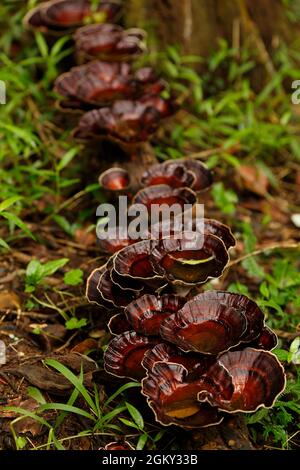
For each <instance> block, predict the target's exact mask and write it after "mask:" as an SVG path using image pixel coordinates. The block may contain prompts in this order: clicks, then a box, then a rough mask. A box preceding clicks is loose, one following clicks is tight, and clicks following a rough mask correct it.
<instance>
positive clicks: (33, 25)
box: [24, 0, 121, 35]
mask: <svg viewBox="0 0 300 470" xmlns="http://www.w3.org/2000/svg"><path fill="white" fill-rule="evenodd" d="M120 12H121V4H120V3H119V2H117V1H116V0H110V1H106V0H104V1H101V2H99V3H98V4H97V6H96V5H95V3H94V4H93V2H92V1H91V0H50V1H48V2H43V3H41V4H40V5H38V6H37V7H36V8H34V9H32V10H30V11H29V12H28V14H27V15H26V16H25V18H24V24H25V26H26V27H27V28H29V29H34V30H38V31H41V32H44V33H51V34H61V35H63V34H66V33H68V32H70V31H72V30H74V29H76V28H77V27H78V26H81V25H83V24H84V23H86V22H89V21H90V22H92V21H98V22H105V21H115V20H116V19H117V17H118V16H119V14H120Z"/></svg>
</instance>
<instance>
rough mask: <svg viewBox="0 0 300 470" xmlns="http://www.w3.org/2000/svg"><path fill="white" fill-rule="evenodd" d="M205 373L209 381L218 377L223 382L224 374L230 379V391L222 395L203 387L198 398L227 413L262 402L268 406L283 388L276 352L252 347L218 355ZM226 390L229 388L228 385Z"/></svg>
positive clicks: (257, 406) (247, 411)
mask: <svg viewBox="0 0 300 470" xmlns="http://www.w3.org/2000/svg"><path fill="white" fill-rule="evenodd" d="M207 376H208V377H209V378H210V382H211V381H213V382H216V381H218V380H219V381H220V382H222V383H223V382H224V377H226V379H227V380H228V379H230V380H231V382H232V391H231V393H229V394H228V393H227V396H224V393H223V392H221V393H212V391H211V390H207V391H205V390H204V391H201V392H199V394H198V400H199V401H201V402H202V401H207V402H208V403H210V404H211V405H212V406H217V407H218V408H219V409H221V410H224V411H226V412H230V413H234V412H239V411H242V412H245V413H249V412H254V411H256V410H257V409H258V408H260V407H262V406H263V407H266V408H270V407H272V406H273V404H274V402H275V400H276V399H277V397H278V396H279V395H280V393H282V392H283V390H284V388H285V374H284V370H283V367H282V365H281V364H280V362H279V361H278V359H277V358H276V356H275V355H274V354H272V353H270V352H268V351H261V350H257V349H253V348H246V349H243V350H242V351H228V352H226V353H225V354H223V355H221V356H220V357H219V358H218V360H217V362H216V363H215V364H214V365H212V366H211V368H210V369H209V371H208V372H207ZM203 388H204V389H205V385H203ZM207 388H210V386H209V387H207ZM224 390H225V388H224ZM226 390H227V392H228V390H229V387H227V388H226Z"/></svg>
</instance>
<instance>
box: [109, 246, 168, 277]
mask: <svg viewBox="0 0 300 470" xmlns="http://www.w3.org/2000/svg"><path fill="white" fill-rule="evenodd" d="M152 245H153V244H152V241H151V240H142V241H140V242H137V243H134V244H133V245H130V246H127V247H125V248H123V249H122V250H120V251H119V252H118V253H116V255H115V257H114V270H115V271H116V272H117V273H118V274H119V275H120V276H124V277H127V278H129V277H131V278H133V279H135V280H140V281H143V282H145V281H147V280H149V281H155V280H157V281H158V282H159V284H160V283H161V280H162V277H161V276H158V275H157V273H156V272H155V271H154V269H153V266H152V263H151V260H150V255H151V249H152Z"/></svg>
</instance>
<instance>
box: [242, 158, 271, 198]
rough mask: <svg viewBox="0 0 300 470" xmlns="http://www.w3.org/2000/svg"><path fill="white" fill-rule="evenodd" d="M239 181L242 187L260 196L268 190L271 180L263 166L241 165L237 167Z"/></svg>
mask: <svg viewBox="0 0 300 470" xmlns="http://www.w3.org/2000/svg"><path fill="white" fill-rule="evenodd" d="M236 175H237V183H238V185H239V186H240V187H241V188H242V189H247V190H248V191H251V192H252V193H255V194H258V195H259V196H265V195H266V194H267V192H268V187H269V180H268V178H267V177H266V175H265V173H264V172H263V171H262V169H261V168H258V167H256V166H250V165H240V166H239V167H237V168H236Z"/></svg>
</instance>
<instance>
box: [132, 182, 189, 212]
mask: <svg viewBox="0 0 300 470" xmlns="http://www.w3.org/2000/svg"><path fill="white" fill-rule="evenodd" d="M195 202H196V195H195V193H194V192H193V191H192V190H191V189H189V188H171V187H170V186H168V185H166V184H159V185H156V186H149V187H147V188H144V189H141V190H140V191H139V192H138V193H137V194H136V195H135V196H134V198H133V200H132V203H133V204H143V205H144V206H145V207H146V208H147V209H148V211H149V210H151V206H152V205H153V204H158V205H161V204H167V205H168V206H172V205H173V204H179V205H180V206H181V207H182V208H183V207H184V205H185V204H191V205H193V204H195Z"/></svg>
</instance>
